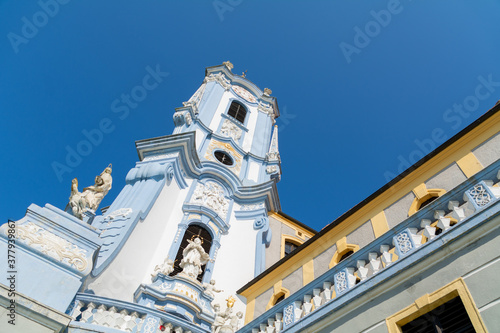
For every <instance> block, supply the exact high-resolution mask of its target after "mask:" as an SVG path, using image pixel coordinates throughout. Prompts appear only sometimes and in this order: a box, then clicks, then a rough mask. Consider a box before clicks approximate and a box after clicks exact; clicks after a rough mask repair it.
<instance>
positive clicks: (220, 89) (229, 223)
mask: <svg viewBox="0 0 500 333" xmlns="http://www.w3.org/2000/svg"><path fill="white" fill-rule="evenodd" d="M231 68H232V65H231V64H230V63H229V62H226V63H224V64H223V65H220V66H215V67H209V68H207V69H206V74H205V79H204V81H203V83H202V84H201V86H200V87H199V88H198V90H197V91H196V92H195V93H194V95H193V96H192V97H191V98H190V99H189V100H188V101H187V102H184V103H183V106H182V107H180V108H177V109H176V110H175V113H174V122H175V129H174V132H173V134H172V135H170V136H165V137H160V138H153V139H146V140H141V141H137V143H136V146H137V151H138V154H139V161H138V162H137V164H136V166H135V167H134V168H133V169H132V170H130V172H129V173H128V175H127V177H126V186H125V187H124V188H123V189H122V191H121V192H120V194H119V195H118V197H117V198H116V200H115V201H114V202H113V204H112V205H111V206H110V207H109V209H108V210H107V213H106V214H104V216H102V217H96V218H95V219H94V221H93V222H92V227H94V228H96V229H98V230H101V238H102V239H103V244H102V247H101V249H100V251H99V253H98V254H97V259H96V262H95V265H94V268H93V270H92V273H91V275H90V277H89V278H88V279H87V280H86V281H85V286H84V289H85V290H86V291H87V292H93V293H95V294H96V295H101V296H105V297H109V298H113V299H119V300H123V301H132V302H133V301H136V302H143V303H144V304H150V305H153V304H156V303H158V302H155V298H154V297H153V296H151V295H152V294H153V292H151V291H149V290H148V288H149V287H148V285H150V284H151V283H152V281H151V275H152V273H153V272H154V270H155V267H156V266H157V265H159V264H161V263H163V262H172V263H173V271H172V272H170V271H169V275H170V276H168V277H167V278H166V280H165V281H160V282H162V283H163V282H166V283H167V284H169V285H172V286H177V287H179V288H181V289H183V290H184V291H185V290H189V291H188V293H189V297H191V296H192V298H193V299H197V298H198V299H199V300H202V297H201V296H200V295H202V294H203V293H202V291H203V288H201V289H199V290H198V291H196V287H195V286H193V285H192V284H190V283H187V282H186V281H187V280H186V279H181V280H182V281H180V280H179V278H178V277H177V276H180V273H182V271H183V267H182V259H183V252H184V251H185V249H186V247H187V246H188V245H189V244H190V242H193V241H194V240H195V239H196V238H199V239H200V240H201V246H202V247H203V249H204V251H205V252H206V253H207V254H208V255H209V259H208V261H207V262H206V263H205V265H203V266H202V269H201V273H200V274H194V275H196V278H195V279H196V280H197V283H198V284H199V285H200V286H203V284H208V283H210V281H211V280H215V281H216V286H217V288H219V289H222V290H224V291H223V292H220V293H215V294H214V295H213V296H214V297H215V302H216V303H219V304H225V300H226V299H227V298H228V297H230V296H233V297H236V296H235V294H236V290H237V289H238V288H239V287H241V286H242V285H243V284H245V283H246V282H247V281H250V280H251V279H253V278H254V277H255V276H257V275H258V274H259V273H261V272H262V271H263V270H264V268H265V254H266V251H265V248H266V246H268V245H269V242H270V240H271V231H270V229H269V220H268V214H267V212H268V211H269V210H273V211H279V210H280V203H279V199H278V195H277V192H276V183H277V182H278V181H279V179H280V173H281V169H280V156H279V152H278V137H277V133H278V131H277V127H276V126H275V119H276V118H277V117H278V116H279V110H278V105H277V101H276V99H275V98H274V97H271V96H270V94H271V91H270V90H269V89H264V91H262V90H261V89H259V88H258V87H257V86H255V85H254V84H253V83H252V82H250V81H249V80H247V79H246V78H244V77H242V76H238V75H234V74H233V73H232V72H231ZM194 275H193V276H192V277H194ZM160 276H161V274H160ZM155 278H156V276H155ZM160 282H158V285H161V283H160ZM172 283H173V284H172ZM195 285H196V283H195ZM138 288H139V289H138ZM153 289H154V288H153ZM195 291H196V292H195ZM176 293H177V292H176V291H173V290H169V291H168V292H167V294H168V295H167V296H165V295H164V296H165V297H167V298H169V297H170V300H174V299H175V298H176V297H177V296H176V295H175V294H176ZM146 294H147V295H148V296H147V297H146ZM195 294H196V295H195ZM150 296H151V297H150ZM157 298H158V297H157ZM160 298H161V297H160ZM212 301H213V299H205V302H206V303H207V304H209V303H210V302H212ZM148 302H149V303H148ZM160 303H161V305H160V306H165V305H167V304H169V302H165V301H161V302H160ZM174 303H175V307H176V308H177V309H179V310H178V313H177V315H181V316H184V317H185V318H187V319H191V320H193V321H195V322H196V321H197V320H198V319H197V318H196V316H197V315H198V316H200V315H199V311H198V313H197V311H192V310H191V308H195V307H196V304H195V303H197V302H192V303H193V304H189V306H186V305H185V304H184V305H183V304H182V301H179V300H177V299H176V300H175V301H174ZM198 303H199V302H198ZM198 305H199V304H198ZM190 307H191V308H190ZM173 308H174V306H172V307H171V308H170V310H169V311H174V310H173ZM201 308H203V306H201ZM234 308H235V310H239V311H243V312H244V299H242V300H239V299H237V300H236V302H235V304H234ZM174 312H175V311H174ZM201 312H204V311H201ZM205 312H206V313H207V316H206V317H203V316H201V317H203V318H204V319H206V320H205V324H206V323H208V322H209V321H210V318H209V317H210V316H211V315H213V314H212V312H211V309H210V306H208V307H207V310H206V311H205Z"/></svg>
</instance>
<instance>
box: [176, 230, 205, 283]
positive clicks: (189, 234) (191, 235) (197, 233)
mask: <svg viewBox="0 0 500 333" xmlns="http://www.w3.org/2000/svg"><path fill="white" fill-rule="evenodd" d="M196 237H198V238H200V239H201V241H202V244H201V246H202V247H203V249H204V250H205V252H206V253H208V254H210V248H211V247H212V236H211V235H210V232H208V230H207V229H205V228H203V227H202V226H199V225H196V224H192V225H190V226H189V227H188V228H187V229H186V232H185V233H184V237H183V238H182V242H181V245H180V246H179V250H178V251H177V255H176V256H175V261H174V271H173V272H172V273H170V276H174V275H176V274H178V273H180V272H182V268H181V267H180V266H179V264H180V263H181V260H182V257H183V256H182V252H183V251H184V249H185V248H186V246H187V245H188V240H194V239H195V238H196ZM205 266H206V265H203V266H201V273H200V275H198V281H200V282H201V280H202V278H203V274H205Z"/></svg>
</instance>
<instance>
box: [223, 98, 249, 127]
mask: <svg viewBox="0 0 500 333" xmlns="http://www.w3.org/2000/svg"><path fill="white" fill-rule="evenodd" d="M227 114H228V115H230V116H231V117H233V118H234V119H236V120H238V121H239V122H240V123H242V124H243V123H244V122H245V117H246V115H247V110H246V109H245V107H244V106H243V105H241V104H240V103H238V102H232V103H231V106H230V107H229V111H228V112H227Z"/></svg>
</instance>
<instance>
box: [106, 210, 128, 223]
mask: <svg viewBox="0 0 500 333" xmlns="http://www.w3.org/2000/svg"><path fill="white" fill-rule="evenodd" d="M130 214H132V208H120V209H117V210H115V211H113V212H112V213H110V214H108V215H106V217H105V218H104V221H111V220H114V219H116V218H117V217H119V216H121V217H122V218H126V217H127V216H129V215H130Z"/></svg>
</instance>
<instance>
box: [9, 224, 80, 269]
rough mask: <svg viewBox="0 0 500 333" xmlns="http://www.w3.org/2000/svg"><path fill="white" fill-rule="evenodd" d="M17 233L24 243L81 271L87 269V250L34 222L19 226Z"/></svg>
mask: <svg viewBox="0 0 500 333" xmlns="http://www.w3.org/2000/svg"><path fill="white" fill-rule="evenodd" d="M6 231H7V229H6ZM17 233H18V234H17V236H18V237H17V238H18V240H19V241H21V242H22V243H25V244H26V245H28V246H30V247H32V248H34V249H37V250H38V251H40V252H42V253H43V254H46V255H48V256H49V257H52V258H54V259H56V260H57V261H59V262H62V263H64V264H66V265H68V266H72V267H74V268H76V269H77V270H79V271H80V272H83V271H85V269H86V268H87V266H88V261H87V251H86V250H84V249H81V248H79V247H78V246H76V245H75V244H72V243H70V242H68V241H67V240H65V239H64V238H61V237H59V236H57V235H54V234H53V233H51V232H48V231H47V230H45V229H43V228H41V227H39V226H37V225H36V224H34V223H33V222H28V223H26V224H21V225H20V226H18V227H17Z"/></svg>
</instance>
